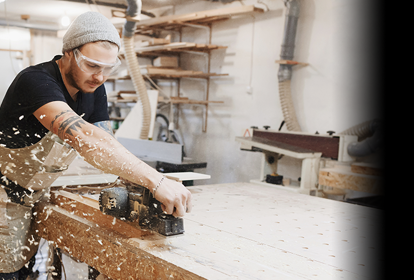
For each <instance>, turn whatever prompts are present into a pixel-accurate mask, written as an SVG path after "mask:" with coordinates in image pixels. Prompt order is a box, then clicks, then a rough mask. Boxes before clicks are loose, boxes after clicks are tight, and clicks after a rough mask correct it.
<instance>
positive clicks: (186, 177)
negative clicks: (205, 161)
mask: <svg viewBox="0 0 414 280" xmlns="http://www.w3.org/2000/svg"><path fill="white" fill-rule="evenodd" d="M164 175H165V176H166V177H167V178H169V179H172V180H176V181H180V182H183V181H192V180H206V179H210V178H211V176H210V175H208V174H202V173H196V172H173V173H164Z"/></svg>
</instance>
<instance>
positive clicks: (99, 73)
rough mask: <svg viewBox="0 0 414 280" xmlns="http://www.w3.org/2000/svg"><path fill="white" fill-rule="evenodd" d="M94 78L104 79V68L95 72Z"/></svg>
mask: <svg viewBox="0 0 414 280" xmlns="http://www.w3.org/2000/svg"><path fill="white" fill-rule="evenodd" d="M92 76H93V78H94V79H96V80H98V81H100V82H102V81H103V79H104V75H103V69H101V70H100V71H99V72H98V73H95V74H93V75H92Z"/></svg>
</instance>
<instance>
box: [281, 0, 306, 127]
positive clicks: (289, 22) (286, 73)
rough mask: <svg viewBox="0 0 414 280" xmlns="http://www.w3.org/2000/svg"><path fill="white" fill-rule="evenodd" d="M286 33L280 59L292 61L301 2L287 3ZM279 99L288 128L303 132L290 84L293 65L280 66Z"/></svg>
mask: <svg viewBox="0 0 414 280" xmlns="http://www.w3.org/2000/svg"><path fill="white" fill-rule="evenodd" d="M286 7H287V10H286V17H285V33H284V36H283V42H282V48H281V52H280V58H281V59H282V60H292V59H293V53H294V50H295V38H296V29H297V23H298V18H299V2H298V1H297V0H291V1H288V2H286ZM278 79H279V97H280V104H281V107H282V113H283V117H284V120H285V123H286V127H287V129H288V130H290V131H301V128H300V125H299V122H298V120H297V118H296V112H295V107H294V106H293V101H292V94H291V88H290V83H291V79H292V65H288V64H280V66H279V72H278Z"/></svg>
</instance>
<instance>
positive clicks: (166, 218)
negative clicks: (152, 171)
mask: <svg viewBox="0 0 414 280" xmlns="http://www.w3.org/2000/svg"><path fill="white" fill-rule="evenodd" d="M99 209H100V210H101V211H102V212H103V213H104V214H107V215H111V216H113V217H115V218H118V219H121V220H127V221H130V222H132V223H133V224H135V225H138V226H139V227H140V228H142V229H149V230H152V231H155V232H158V233H160V234H162V235H165V236H170V235H176V234H181V233H183V232H184V222H183V219H182V218H176V217H174V216H172V215H168V214H165V213H164V212H163V210H162V209H161V203H160V202H159V201H158V200H156V199H155V198H154V197H153V195H152V193H151V192H150V191H149V190H148V189H147V188H145V187H143V186H140V185H137V184H134V183H125V184H124V186H116V187H111V188H107V189H104V190H102V191H101V193H100V195H99Z"/></svg>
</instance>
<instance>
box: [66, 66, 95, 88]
mask: <svg viewBox="0 0 414 280" xmlns="http://www.w3.org/2000/svg"><path fill="white" fill-rule="evenodd" d="M75 67H78V66H77V65H75ZM91 78H92V77H91ZM66 81H67V82H68V83H69V85H71V86H72V87H74V88H76V89H77V90H79V91H81V92H84V93H94V92H95V90H96V89H97V88H98V87H99V86H100V85H102V84H103V82H100V81H99V80H96V79H92V80H86V81H84V82H82V81H81V79H80V78H79V76H78V75H77V73H76V72H75V71H74V69H73V67H71V68H70V69H69V71H68V72H67V73H66ZM88 85H90V86H88Z"/></svg>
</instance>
